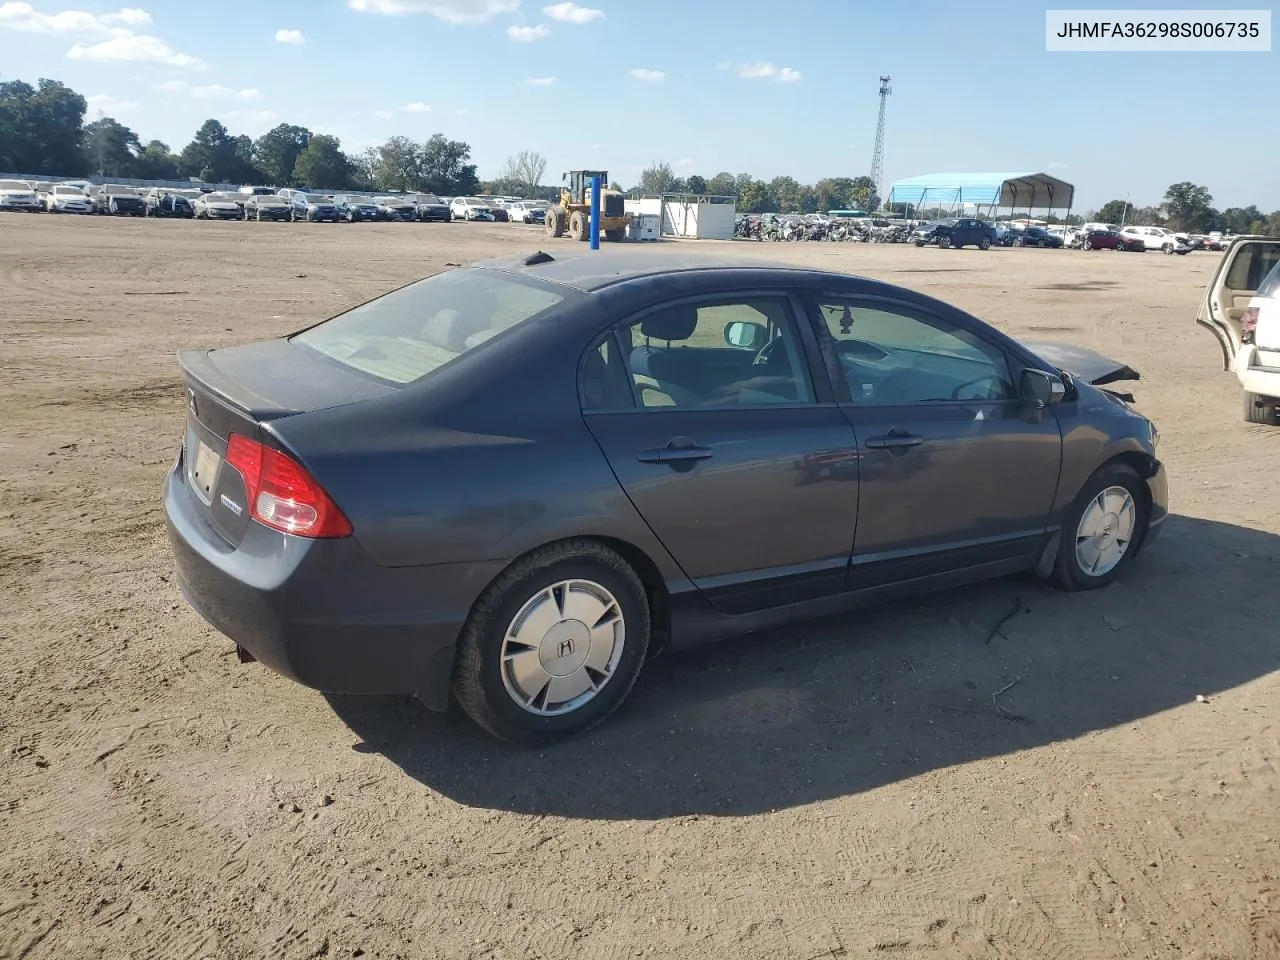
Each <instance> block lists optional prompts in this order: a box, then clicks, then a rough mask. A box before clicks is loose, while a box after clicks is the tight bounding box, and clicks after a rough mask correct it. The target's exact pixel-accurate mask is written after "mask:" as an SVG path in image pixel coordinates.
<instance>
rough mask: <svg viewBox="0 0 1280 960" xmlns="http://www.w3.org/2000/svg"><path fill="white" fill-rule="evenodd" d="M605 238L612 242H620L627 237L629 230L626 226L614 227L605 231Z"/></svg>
mask: <svg viewBox="0 0 1280 960" xmlns="http://www.w3.org/2000/svg"><path fill="white" fill-rule="evenodd" d="M604 238H605V239H606V240H608V241H609V242H610V243H618V242H619V241H622V240H625V239H627V230H626V228H625V227H614V228H613V229H612V230H606V231H605V232H604Z"/></svg>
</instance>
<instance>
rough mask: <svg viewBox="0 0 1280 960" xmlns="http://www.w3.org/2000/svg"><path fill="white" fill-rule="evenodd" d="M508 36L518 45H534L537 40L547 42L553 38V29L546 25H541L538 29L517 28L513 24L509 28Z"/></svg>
mask: <svg viewBox="0 0 1280 960" xmlns="http://www.w3.org/2000/svg"><path fill="white" fill-rule="evenodd" d="M507 36H508V37H510V38H511V39H512V40H514V41H515V42H516V43H533V42H534V41H535V40H545V39H547V37H549V36H551V28H550V27H548V26H547V25H546V24H545V23H540V24H538V25H537V26H536V27H517V26H515V25H514V24H512V25H511V26H509V27H507Z"/></svg>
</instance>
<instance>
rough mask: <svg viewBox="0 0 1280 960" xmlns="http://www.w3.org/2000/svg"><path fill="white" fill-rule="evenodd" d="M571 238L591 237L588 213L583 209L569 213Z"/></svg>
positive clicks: (584, 238) (587, 238)
mask: <svg viewBox="0 0 1280 960" xmlns="http://www.w3.org/2000/svg"><path fill="white" fill-rule="evenodd" d="M569 239H570V240H590V239H591V224H590V223H589V222H588V218H587V215H586V214H585V213H583V212H582V211H581V210H575V211H573V213H571V214H569Z"/></svg>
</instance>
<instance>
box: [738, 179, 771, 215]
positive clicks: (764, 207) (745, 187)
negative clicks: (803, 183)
mask: <svg viewBox="0 0 1280 960" xmlns="http://www.w3.org/2000/svg"><path fill="white" fill-rule="evenodd" d="M737 193H738V209H739V210H741V211H742V212H743V213H772V212H775V211H776V210H777V209H778V200H777V198H776V197H775V196H774V195H773V192H772V191H771V190H770V189H769V184H768V183H766V182H765V181H763V180H753V179H752V178H751V177H750V175H748V174H745V173H741V174H739V175H738V178H737Z"/></svg>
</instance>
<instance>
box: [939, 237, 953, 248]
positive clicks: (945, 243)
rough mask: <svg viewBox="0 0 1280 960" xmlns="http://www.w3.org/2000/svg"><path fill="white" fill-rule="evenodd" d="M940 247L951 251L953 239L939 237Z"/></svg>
mask: <svg viewBox="0 0 1280 960" xmlns="http://www.w3.org/2000/svg"><path fill="white" fill-rule="evenodd" d="M938 246H940V247H941V248H942V249H943V250H950V249H951V246H952V244H951V238H950V237H939V238H938Z"/></svg>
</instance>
